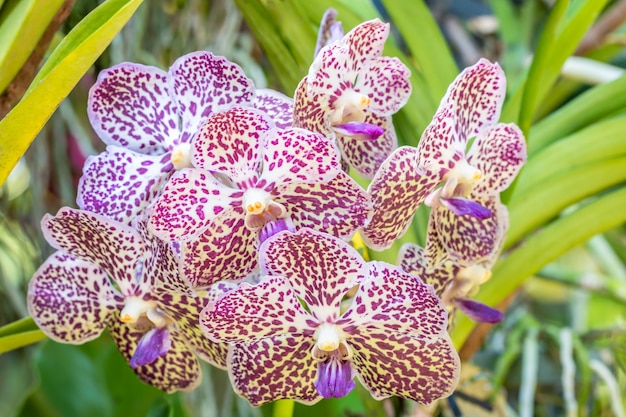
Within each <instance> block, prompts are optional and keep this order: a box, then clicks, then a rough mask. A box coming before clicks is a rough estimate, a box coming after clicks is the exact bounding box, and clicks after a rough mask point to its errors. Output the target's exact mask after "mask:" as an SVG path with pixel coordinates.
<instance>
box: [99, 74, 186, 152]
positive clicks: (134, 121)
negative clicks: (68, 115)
mask: <svg viewBox="0 0 626 417" xmlns="http://www.w3.org/2000/svg"><path fill="white" fill-rule="evenodd" d="M87 113H88V115H89V120H90V121H91V125H92V126H93V128H94V130H95V131H96V133H97V134H98V136H99V137H100V138H101V139H102V141H103V142H104V143H106V144H107V145H117V146H121V147H124V148H126V149H129V150H132V151H135V152H139V153H143V154H147V155H160V154H163V153H165V152H167V151H168V150H169V146H170V144H171V143H173V141H174V140H175V139H177V138H178V135H179V125H178V115H177V108H176V104H175V103H174V101H173V100H172V98H171V91H169V87H168V74H167V73H166V72H165V71H162V70H160V69H158V68H154V67H148V66H144V65H140V64H131V63H123V64H119V65H116V66H114V67H112V68H109V69H107V70H104V71H102V72H101V73H100V74H99V75H98V80H97V82H96V84H94V85H93V87H91V90H90V91H89V103H88V107H87Z"/></svg>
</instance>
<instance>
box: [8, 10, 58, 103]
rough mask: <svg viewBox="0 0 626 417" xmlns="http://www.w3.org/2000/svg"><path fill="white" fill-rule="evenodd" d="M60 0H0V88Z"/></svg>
mask: <svg viewBox="0 0 626 417" xmlns="http://www.w3.org/2000/svg"><path fill="white" fill-rule="evenodd" d="M63 1H64V0H48V1H46V6H45V7H41V2H38V1H37V0H9V1H8V2H7V4H5V5H4V7H2V2H0V7H2V10H0V92H2V91H4V90H5V89H6V87H7V86H8V85H9V83H10V82H11V80H13V78H14V77H15V76H16V75H17V73H18V72H19V71H20V69H21V68H22V66H23V65H24V63H25V62H26V61H27V60H28V57H29V56H30V54H31V53H32V52H33V51H34V50H35V47H36V46H37V43H39V39H40V38H41V35H43V33H44V31H45V30H46V28H47V27H48V25H49V24H50V22H51V21H52V19H53V18H54V16H55V15H56V13H57V11H58V10H59V9H60V8H61V5H62V4H63Z"/></svg>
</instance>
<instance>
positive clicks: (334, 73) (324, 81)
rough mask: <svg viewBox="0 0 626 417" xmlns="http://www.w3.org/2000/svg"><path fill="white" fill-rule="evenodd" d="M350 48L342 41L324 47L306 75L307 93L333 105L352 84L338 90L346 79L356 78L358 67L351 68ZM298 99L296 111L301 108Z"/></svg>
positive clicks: (328, 104)
mask: <svg viewBox="0 0 626 417" xmlns="http://www.w3.org/2000/svg"><path fill="white" fill-rule="evenodd" d="M350 52H351V51H350V50H349V49H348V48H347V47H346V46H345V45H343V44H342V43H333V44H331V45H328V46H327V47H325V48H322V50H321V51H320V53H319V54H318V55H317V57H316V58H315V60H314V61H313V63H312V64H311V67H310V68H309V73H308V75H307V77H306V80H307V81H306V83H307V84H306V90H305V94H307V95H309V96H316V98H317V100H319V101H320V102H321V103H322V104H323V105H325V106H331V107H332V106H333V105H334V104H335V101H336V100H337V99H338V98H339V97H340V96H341V94H342V93H343V92H344V90H345V89H347V88H349V87H351V85H346V86H343V88H341V89H340V90H337V86H338V85H340V83H341V81H342V80H344V79H349V80H354V79H355V78H356V75H357V71H358V67H357V68H351V65H350V62H349V58H350ZM297 104H298V102H297V100H296V112H297V111H298V110H299V108H298V106H297Z"/></svg>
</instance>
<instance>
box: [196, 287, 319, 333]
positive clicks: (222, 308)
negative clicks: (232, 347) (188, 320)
mask: <svg viewBox="0 0 626 417" xmlns="http://www.w3.org/2000/svg"><path fill="white" fill-rule="evenodd" d="M316 324H317V323H316V322H315V320H313V318H312V317H311V316H310V315H309V314H308V313H307V312H306V311H305V310H304V308H303V307H302V305H301V304H300V301H299V300H298V298H297V296H296V293H295V292H294V289H293V288H292V286H291V284H290V283H289V281H287V279H285V278H284V277H280V276H275V277H269V276H268V277H266V278H264V279H262V280H261V282H259V283H258V284H256V285H254V286H252V285H250V284H248V283H245V282H244V283H242V284H240V285H239V287H237V288H236V289H234V290H232V291H229V292H227V293H226V294H224V295H223V296H221V297H219V298H218V299H217V300H216V301H215V302H212V303H209V304H208V305H207V307H206V308H205V309H204V310H203V311H202V313H201V314H200V326H201V327H202V330H203V331H204V333H205V334H206V335H207V337H208V338H209V339H211V340H213V341H215V342H229V343H233V342H246V343H248V342H250V341H254V340H259V339H263V338H265V337H268V336H272V335H282V334H291V333H308V334H311V335H312V334H313V326H315V325H316Z"/></svg>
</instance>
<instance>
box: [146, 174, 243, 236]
mask: <svg viewBox="0 0 626 417" xmlns="http://www.w3.org/2000/svg"><path fill="white" fill-rule="evenodd" d="M242 196H243V192H242V191H239V190H235V189H232V188H229V187H227V186H225V185H224V184H222V183H221V182H219V181H218V180H217V179H215V177H213V176H212V175H211V174H210V173H208V172H207V171H205V170H202V169H183V170H181V171H178V172H176V173H174V175H173V176H172V177H171V178H170V180H169V182H168V183H167V185H166V186H165V188H164V189H163V192H162V194H161V196H160V197H159V198H158V199H157V200H156V202H155V203H154V205H153V206H152V208H151V212H150V225H149V229H150V231H151V232H153V233H154V234H155V235H157V236H158V237H159V238H161V239H164V240H167V241H174V240H189V239H192V238H194V237H196V236H198V235H200V234H202V233H203V232H204V231H205V230H206V229H207V228H208V227H209V226H210V225H211V222H212V220H213V219H214V217H215V216H217V215H220V214H221V213H230V212H231V211H233V210H234V209H235V207H236V206H237V205H239V207H240V205H241V198H242Z"/></svg>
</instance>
